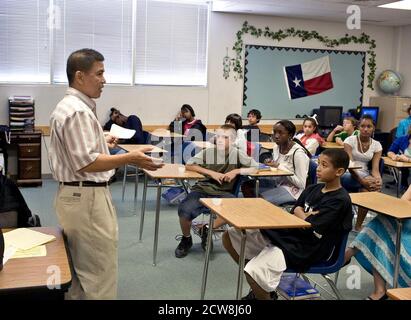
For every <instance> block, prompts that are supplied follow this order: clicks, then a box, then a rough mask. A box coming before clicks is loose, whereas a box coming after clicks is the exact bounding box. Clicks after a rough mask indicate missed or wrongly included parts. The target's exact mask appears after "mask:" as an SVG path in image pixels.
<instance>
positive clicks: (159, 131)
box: [150, 129, 184, 138]
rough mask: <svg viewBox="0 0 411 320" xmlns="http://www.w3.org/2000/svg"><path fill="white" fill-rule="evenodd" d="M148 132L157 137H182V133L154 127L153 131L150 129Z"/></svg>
mask: <svg viewBox="0 0 411 320" xmlns="http://www.w3.org/2000/svg"><path fill="white" fill-rule="evenodd" d="M150 134H152V135H153V136H156V137H159V138H184V135H182V134H179V133H177V132H171V131H170V130H164V129H156V130H154V131H151V132H150Z"/></svg>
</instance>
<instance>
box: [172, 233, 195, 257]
mask: <svg viewBox="0 0 411 320" xmlns="http://www.w3.org/2000/svg"><path fill="white" fill-rule="evenodd" d="M176 240H177V241H178V240H180V243H179V244H178V246H177V248H176V250H175V251H174V253H175V255H176V258H184V257H185V256H186V255H187V254H188V251H189V250H190V248H191V247H192V246H193V238H192V237H191V236H189V237H184V236H183V235H179V236H176Z"/></svg>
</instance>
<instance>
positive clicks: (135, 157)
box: [129, 148, 164, 171]
mask: <svg viewBox="0 0 411 320" xmlns="http://www.w3.org/2000/svg"><path fill="white" fill-rule="evenodd" d="M142 149H143V150H145V149H146V148H142ZM151 149H152V148H151ZM151 149H149V150H151ZM149 150H147V151H149ZM129 157H130V160H129V161H130V163H132V164H135V165H137V166H138V167H139V168H142V169H147V170H151V171H155V170H157V169H159V168H161V167H163V166H164V162H163V159H160V158H153V157H149V156H147V155H145V154H144V151H143V152H142V151H141V150H133V151H131V152H130V153H129Z"/></svg>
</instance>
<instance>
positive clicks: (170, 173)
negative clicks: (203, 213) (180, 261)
mask: <svg viewBox="0 0 411 320" xmlns="http://www.w3.org/2000/svg"><path fill="white" fill-rule="evenodd" d="M179 168H184V170H185V167H184V165H181V164H170V163H168V164H165V165H164V167H162V168H160V169H158V170H156V171H150V170H146V169H143V171H144V173H145V175H144V189H143V204H142V208H141V216H140V235H139V240H140V241H141V238H142V235H143V226H144V215H145V209H146V199H147V188H152V187H153V188H157V202H156V218H155V228H154V248H153V265H154V266H155V265H156V259H157V244H158V227H159V222H160V202H161V189H162V187H166V188H175V187H183V188H184V190H185V191H186V192H187V193H188V187H187V185H186V183H185V181H186V180H190V179H203V178H205V177H204V176H203V175H202V174H199V173H197V172H193V171H188V170H185V171H184V172H182V171H180V169H179ZM148 177H151V178H152V179H154V184H152V185H149V184H148ZM162 179H176V180H179V181H180V182H181V185H165V184H163V183H162Z"/></svg>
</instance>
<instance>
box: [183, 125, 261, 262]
mask: <svg viewBox="0 0 411 320" xmlns="http://www.w3.org/2000/svg"><path fill="white" fill-rule="evenodd" d="M235 139H236V131H235V129H234V128H233V127H232V126H230V125H223V126H221V128H220V129H218V130H217V132H216V147H215V148H214V147H212V148H207V149H204V150H202V151H201V152H199V153H198V154H196V155H195V156H194V157H192V158H191V159H190V160H188V161H187V164H186V168H187V170H190V171H195V172H198V173H201V174H203V175H205V176H206V177H207V178H206V179H203V180H200V181H198V182H197V183H196V184H195V185H194V186H193V187H192V188H191V192H190V193H189V194H188V196H187V198H185V199H184V200H183V201H182V202H181V203H180V205H179V207H178V216H179V217H180V226H181V231H182V234H183V235H182V238H181V241H180V243H179V245H178V246H177V248H176V250H175V255H176V257H177V258H182V257H185V256H186V255H187V253H188V251H189V250H190V248H191V247H192V245H193V240H192V238H191V234H190V231H191V222H192V220H194V219H195V218H196V217H197V216H199V215H200V214H201V213H204V212H206V211H208V210H207V208H206V207H205V206H203V205H202V204H201V203H200V201H199V199H200V198H223V197H234V195H233V194H232V192H233V188H234V184H235V181H236V178H237V176H238V175H239V174H240V173H241V174H246V173H247V171H252V170H255V169H256V168H257V167H258V163H257V162H255V161H254V160H253V159H252V158H250V157H249V156H247V155H246V154H245V153H244V152H243V151H241V150H239V149H237V148H236V147H234V142H235ZM241 168H249V169H241ZM241 170H244V172H243V171H241ZM201 234H202V235H204V236H202V243H201V245H202V247H203V249H205V245H206V235H207V229H206V227H203V228H202V232H201Z"/></svg>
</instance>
